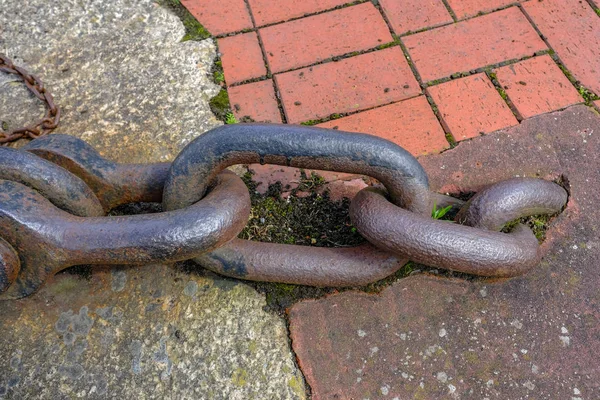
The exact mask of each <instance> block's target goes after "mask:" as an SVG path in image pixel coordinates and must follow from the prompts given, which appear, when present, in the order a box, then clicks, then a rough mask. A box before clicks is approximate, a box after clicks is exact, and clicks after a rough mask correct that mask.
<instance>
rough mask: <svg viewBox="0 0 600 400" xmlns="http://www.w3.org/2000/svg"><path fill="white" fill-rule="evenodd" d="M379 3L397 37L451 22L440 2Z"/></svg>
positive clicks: (387, 0) (394, 0) (405, 0)
mask: <svg viewBox="0 0 600 400" xmlns="http://www.w3.org/2000/svg"><path fill="white" fill-rule="evenodd" d="M379 3H380V4H381V7H383V11H384V12H385V15H386V16H387V18H388V20H389V21H390V24H391V25H392V28H394V32H396V34H398V35H401V34H403V33H406V32H409V31H417V30H419V29H423V28H431V27H433V26H439V25H443V24H446V23H450V22H452V17H451V16H450V14H449V13H448V10H446V6H445V5H444V3H443V2H442V0H428V1H423V0H380V1H379Z"/></svg>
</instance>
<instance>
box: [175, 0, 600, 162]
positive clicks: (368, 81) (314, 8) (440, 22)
mask: <svg viewBox="0 0 600 400" xmlns="http://www.w3.org/2000/svg"><path fill="white" fill-rule="evenodd" d="M182 3H183V4H184V6H185V7H187V8H188V9H189V10H190V12H191V13H192V14H193V15H194V16H195V17H196V18H197V19H198V20H199V21H200V23H201V24H203V25H204V26H205V27H206V28H207V29H208V30H209V31H210V32H211V33H212V34H213V35H214V36H215V37H216V38H217V43H218V46H219V52H220V54H221V59H222V63H223V69H224V75H225V81H226V88H227V90H228V92H229V95H230V100H231V105H232V109H233V112H234V114H235V115H236V117H238V118H242V117H250V118H251V119H253V120H255V121H261V122H266V121H268V122H276V123H280V122H283V123H293V124H298V123H305V124H310V125H319V126H324V127H332V126H337V127H339V129H345V130H352V131H362V132H364V133H369V134H373V135H378V136H381V137H384V138H387V139H390V140H392V141H394V142H396V143H398V144H400V145H401V146H403V147H405V148H407V149H408V150H409V151H411V152H412V153H413V154H415V155H423V154H430V153H435V152H439V151H442V150H444V149H447V148H449V147H450V146H452V145H453V144H454V141H456V142H460V141H461V140H464V139H469V138H472V137H475V136H478V135H481V134H483V135H487V134H492V133H493V132H494V131H495V130H498V129H502V128H506V127H509V126H512V125H515V124H518V123H520V122H522V121H523V120H525V119H527V118H530V117H532V116H535V115H539V114H543V113H547V112H552V111H556V110H560V109H563V108H565V107H568V106H571V105H573V104H577V103H582V102H585V101H587V104H588V105H593V104H594V101H596V103H597V96H596V94H598V93H600V62H598V60H600V11H598V10H597V9H596V8H597V7H598V4H597V2H595V1H593V0H589V1H580V0H544V1H537V0H446V1H443V0H428V1H418V0H380V1H379V2H370V1H360V2H358V3H350V2H347V1H340V0H318V1H317V0H306V1H295V0H279V1H275V0H246V1H244V0H224V1H219V2H217V1H214V0H182ZM581 94H585V96H582V95H581ZM329 119H332V121H329ZM447 138H448V139H447Z"/></svg>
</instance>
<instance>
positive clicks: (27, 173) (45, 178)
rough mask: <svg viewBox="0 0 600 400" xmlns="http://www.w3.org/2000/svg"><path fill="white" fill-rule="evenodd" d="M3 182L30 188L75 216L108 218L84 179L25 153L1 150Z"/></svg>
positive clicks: (0, 159) (0, 163)
mask: <svg viewBox="0 0 600 400" xmlns="http://www.w3.org/2000/svg"><path fill="white" fill-rule="evenodd" d="M0 179H5V180H11V181H15V182H19V183H22V184H24V185H27V186H29V187H31V188H33V189H35V190H36V191H38V192H39V193H40V194H42V195H43V196H45V197H46V198H47V199H48V200H50V201H51V202H52V203H53V204H54V205H55V206H57V207H59V208H61V209H63V210H65V211H68V212H70V213H72V214H75V215H79V216H82V217H97V216H101V215H104V212H103V210H102V205H101V204H100V202H99V201H98V198H97V197H96V195H95V194H94V192H92V190H91V189H90V188H89V187H88V186H87V185H86V184H85V183H84V182H83V181H82V180H81V179H79V178H78V177H76V176H74V175H73V174H70V173H68V172H67V171H65V170H64V169H63V168H60V167H58V166H56V165H55V164H53V163H51V162H48V161H46V160H42V159H41V158H39V157H36V156H34V155H32V154H29V153H26V152H24V151H19V150H15V149H10V148H7V147H1V148H0Z"/></svg>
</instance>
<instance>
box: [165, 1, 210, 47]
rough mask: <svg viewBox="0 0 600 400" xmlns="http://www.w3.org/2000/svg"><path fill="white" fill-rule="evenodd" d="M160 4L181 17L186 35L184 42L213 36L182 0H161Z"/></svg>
mask: <svg viewBox="0 0 600 400" xmlns="http://www.w3.org/2000/svg"><path fill="white" fill-rule="evenodd" d="M158 4H160V5H161V6H163V7H165V8H167V9H169V10H170V11H171V12H173V13H174V14H175V15H177V16H178V17H179V19H181V22H182V23H183V26H184V27H185V36H184V37H183V38H182V39H181V41H182V42H185V41H187V40H204V39H207V38H209V37H211V34H210V32H209V31H208V30H207V29H206V28H205V27H204V26H202V24H201V23H200V22H198V20H196V18H194V16H193V15H192V14H191V13H190V12H189V11H188V10H187V9H186V8H185V7H184V6H183V4H181V1H180V0H159V1H158Z"/></svg>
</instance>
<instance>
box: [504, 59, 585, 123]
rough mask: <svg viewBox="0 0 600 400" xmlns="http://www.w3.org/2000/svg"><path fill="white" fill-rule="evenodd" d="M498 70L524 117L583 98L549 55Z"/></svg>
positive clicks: (517, 108) (520, 113)
mask: <svg viewBox="0 0 600 400" xmlns="http://www.w3.org/2000/svg"><path fill="white" fill-rule="evenodd" d="M495 73H496V75H497V77H498V82H499V83H500V85H501V86H502V88H503V89H504V90H505V91H506V94H507V95H508V98H509V99H510V100H511V101H512V103H513V104H514V106H515V108H516V110H517V112H518V113H519V115H520V117H521V118H523V119H524V118H529V117H533V116H534V115H538V114H543V113H546V112H550V111H554V110H558V109H560V108H564V107H567V106H570V105H572V104H576V103H580V102H582V101H583V98H582V97H581V96H580V95H579V93H577V89H575V88H574V87H573V85H572V84H571V82H569V79H567V77H566V76H565V74H563V72H562V71H561V70H560V68H559V67H558V66H557V65H556V64H555V63H554V61H553V60H552V58H551V57H550V56H548V55H544V56H541V57H535V58H530V59H529V60H525V61H521V62H519V63H516V64H511V65H507V66H505V67H502V68H499V69H497V70H496V71H495Z"/></svg>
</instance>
